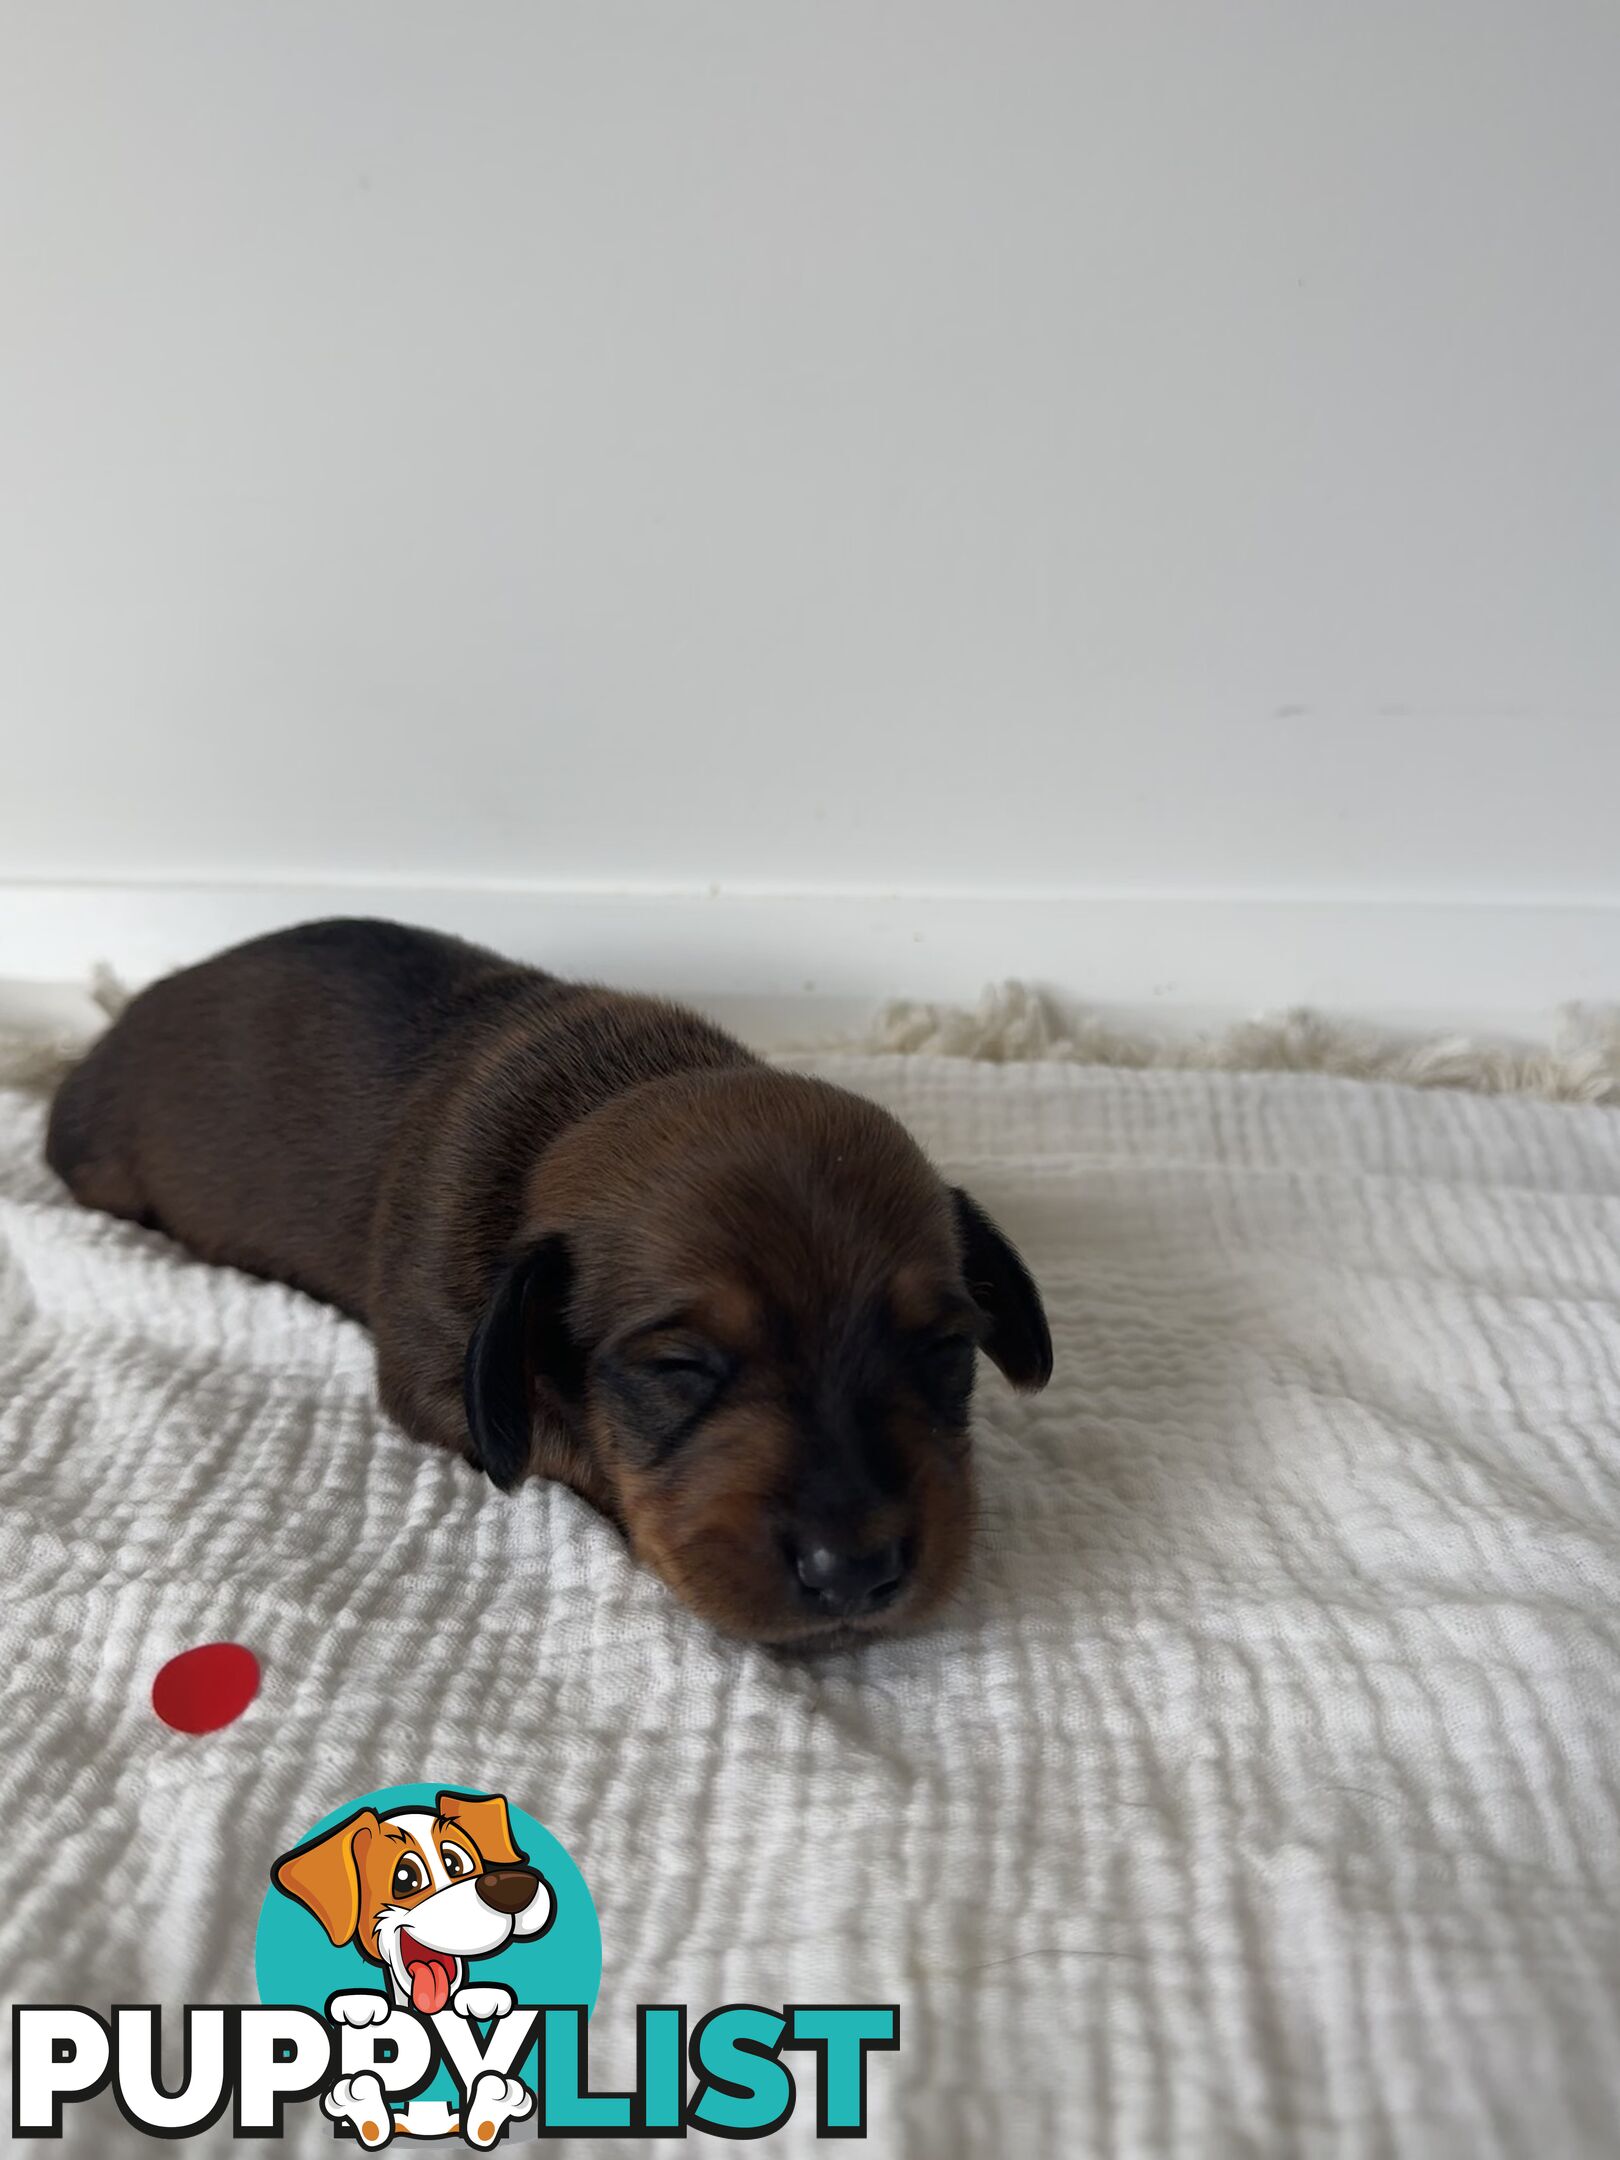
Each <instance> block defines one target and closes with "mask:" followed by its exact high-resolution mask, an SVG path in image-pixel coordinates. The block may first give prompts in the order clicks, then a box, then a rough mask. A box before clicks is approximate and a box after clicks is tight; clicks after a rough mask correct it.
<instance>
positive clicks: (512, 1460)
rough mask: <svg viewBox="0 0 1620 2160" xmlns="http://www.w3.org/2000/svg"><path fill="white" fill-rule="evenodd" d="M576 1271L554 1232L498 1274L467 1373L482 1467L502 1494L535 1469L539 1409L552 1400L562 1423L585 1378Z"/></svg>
mask: <svg viewBox="0 0 1620 2160" xmlns="http://www.w3.org/2000/svg"><path fill="white" fill-rule="evenodd" d="M573 1279H574V1266H573V1260H572V1258H571V1257H570V1254H569V1251H568V1241H567V1239H566V1238H563V1237H560V1236H557V1235H555V1234H553V1235H552V1236H550V1237H543V1238H541V1239H540V1241H539V1243H538V1244H535V1245H530V1246H528V1247H527V1248H526V1249H525V1250H524V1251H522V1252H520V1253H518V1254H517V1255H516V1257H515V1258H513V1259H511V1260H509V1261H508V1262H507V1264H506V1265H505V1267H503V1268H502V1269H501V1272H500V1273H499V1274H498V1275H497V1276H496V1278H495V1282H494V1284H493V1286H492V1288H491V1290H490V1296H489V1303H488V1304H487V1305H486V1306H485V1307H484V1315H483V1318H482V1319H481V1320H480V1321H479V1323H478V1325H477V1327H475V1328H474V1329H473V1333H472V1340H471V1341H470V1342H469V1343H468V1345H467V1359H466V1363H465V1365H464V1366H463V1368H462V1393H463V1396H464V1398H465V1401H466V1405H467V1430H468V1433H469V1434H470V1435H471V1438H472V1450H473V1454H474V1456H475V1458H476V1459H477V1461H478V1463H479V1464H480V1465H481V1467H482V1468H483V1469H485V1470H487V1471H488V1473H489V1475H490V1478H491V1479H492V1481H493V1482H494V1483H495V1484H497V1485H498V1486H499V1487H500V1489H501V1491H502V1492H510V1491H511V1490H512V1488H513V1486H514V1485H516V1484H517V1482H518V1480H519V1479H520V1478H521V1477H522V1476H523V1473H524V1472H525V1471H526V1470H527V1469H528V1467H529V1462H530V1458H531V1455H532V1452H533V1445H534V1412H535V1409H536V1407H537V1402H536V1397H537V1395H538V1398H539V1403H538V1407H540V1408H541V1409H542V1410H543V1409H544V1407H545V1403H546V1398H547V1397H548V1396H549V1397H550V1400H551V1403H552V1406H553V1407H554V1409H555V1410H556V1412H557V1414H558V1417H559V1420H560V1419H561V1414H562V1411H563V1408H564V1405H565V1404H566V1403H567V1402H568V1401H569V1400H570V1399H571V1398H572V1397H573V1396H575V1395H577V1393H578V1392H579V1387H580V1382H581V1379H582V1377H583V1373H584V1361H583V1359H582V1358H581V1357H580V1354H579V1351H578V1349H577V1347H576V1346H575V1343H574V1340H573V1337H572V1336H571V1335H570V1333H569V1331H568V1293H569V1291H570V1289H571V1288H572V1287H573Z"/></svg>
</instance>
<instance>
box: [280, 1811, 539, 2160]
mask: <svg viewBox="0 0 1620 2160" xmlns="http://www.w3.org/2000/svg"><path fill="white" fill-rule="evenodd" d="M270 1879H271V1881H272V1882H273V1883H274V1884H275V1886H276V1888H277V1889H278V1890H280V1891H282V1892H283V1893H284V1894H285V1895H286V1896H288V1897H290V1898H294V1899H296V1900H297V1902H298V1903H299V1904H300V1905H302V1906H304V1907H305V1908H306V1909H307V1910H308V1911H309V1912H311V1913H313V1914H314V1916H315V1918H316V1919H317V1920H318V1921H319V1922H320V1924H321V1926H322V1927H323V1928H324V1929H325V1930H326V1933H327V1936H328V1938H329V1939H330V1940H331V1941H332V1942H333V1943H337V1944H343V1943H351V1944H352V1945H353V1946H354V1948H355V1949H357V1950H358V1951H359V1952H360V1955H361V1956H362V1957H363V1958H365V1959H367V1960H368V1961H369V1962H370V1963H371V1964H373V1965H378V1966H380V1967H381V1968H382V1971H383V1973H384V1975H385V1976H386V1980H387V1992H386V1993H380V1992H372V1993H355V1994H350V1995H335V1996H334V1997H333V1998H332V2001H331V2003H330V2005H329V2006H328V2008H329V2014H330V2015H331V2016H332V2017H333V2018H334V2019H335V2020H336V2021H337V2022H338V2023H339V2024H340V2025H372V2024H381V2023H382V2022H383V2020H384V2019H385V2018H387V2017H388V2016H389V2014H390V2013H391V2011H393V2010H394V2009H396V2008H405V2007H408V2008H410V2009H411V2010H413V2011H415V2012H416V2014H417V2015H418V2016H419V2017H422V2018H433V2017H436V2016H437V2015H438V2014H439V2012H441V2011H442V2010H445V2009H447V2008H448V2009H449V2010H450V2011H451V2013H452V2014H453V2015H454V2016H456V2017H463V2018H476V2019H486V2018H493V2017H500V2016H504V2015H505V2014H506V2012H507V2011H509V2010H510V2009H511V2008H512V2006H513V2001H514V1997H513V1995H512V1992H511V1990H510V1989H509V1988H504V1987H498V1986H478V1985H475V1984H469V1981H468V1977H467V1967H468V1964H469V1962H470V1960H472V1959H474V1958H480V1957H492V1956H493V1955H494V1954H495V1952H496V1951H498V1950H504V1949H505V1948H506V1946H507V1945H508V1944H509V1943H511V1942H512V1941H514V1940H515V1939H522V1940H526V1941H531V1942H532V1941H535V1940H537V1939H538V1938H539V1937H540V1936H542V1935H543V1934H544V1933H545V1932H546V1930H547V1928H549V1927H550V1925H551V1923H552V1921H553V1920H554V1919H555V1918H556V1914H557V1900H556V1897H555V1895H554V1894H553V1891H552V1888H551V1885H550V1883H548V1882H547V1881H546V1879H545V1877H544V1876H543V1875H542V1874H541V1873H540V1871H539V1870H538V1869H537V1868H533V1867H530V1866H529V1864H528V1859H527V1856H526V1855H525V1854H524V1853H522V1852H520V1851H519V1850H518V1848H517V1846H516V1845H515V1844H514V1842H513V1839H512V1821H511V1816H510V1814H509V1813H508V1810H507V1805H506V1801H505V1799H504V1798H503V1797H502V1796H501V1795H500V1794H498V1793H497V1794H490V1795H487V1796H480V1795H477V1794H473V1793H457V1792H441V1793H440V1794H439V1796H438V1801H437V1805H436V1808H435V1809H434V1810H429V1809H426V1808H412V1807H405V1808H393V1809H390V1810H389V1812H388V1813H387V1814H386V1815H378V1814H377V1813H376V1812H375V1811H374V1810H373V1809H371V1808H361V1809H360V1810H359V1812H358V1813H357V1814H354V1815H351V1816H350V1817H349V1818H348V1820H347V1821H346V1822H341V1823H339V1824H338V1825H337V1827H336V1828H335V1829H332V1830H327V1831H324V1832H323V1833H322V1835H321V1836H319V1837H317V1838H312V1839H310V1841H309V1842H308V1843H307V1844H304V1845H300V1846H297V1847H296V1848H295V1849H294V1850H293V1851H292V1852H289V1853H283V1855H282V1856H281V1858H280V1859H279V1860H278V1861H277V1862H276V1863H275V1866H274V1867H273V1868H272V1869H271V1871H270ZM497 2088H499V2089H497ZM533 2104H534V2102H533V2095H532V2094H531V2093H530V2092H528V2091H527V2089H526V2088H525V2087H524V2086H523V2085H522V2084H521V2083H520V2082H519V2081H518V2080H517V2079H515V2078H500V2077H497V2076H495V2075H493V2074H489V2075H486V2076H482V2077H480V2079H479V2081H478V2088H477V2089H476V2090H475V2092H474V2093H473V2094H472V2095H471V2096H470V2097H469V2105H468V2109H467V2116H468V2122H469V2136H470V2137H471V2139H472V2142H474V2143H476V2144H480V2145H483V2144H490V2143H493V2142H494V2138H495V2136H496V2134H497V2133H498V2131H499V2130H500V2128H501V2127H502V2125H503V2124H504V2123H505V2122H508V2121H512V2120H515V2119H516V2118H518V2117H520V2116H522V2115H526V2114H527V2113H528V2112H529V2109H530V2108H531V2107H532V2106H533ZM325 2105H326V2107H327V2112H328V2113H329V2114H331V2115H332V2116H334V2118H336V2119H338V2120H340V2121H343V2120H346V2121H348V2122H349V2123H350V2125H351V2126H352V2128H353V2129H354V2131H355V2134H356V2135H357V2136H358V2137H359V2139H360V2142H361V2143H362V2144H363V2145H366V2146H369V2147H373V2148H375V2147H376V2146H378V2145H383V2144H386V2143H387V2142H388V2140H389V2138H390V2137H391V2136H392V2134H393V2132H394V2131H395V2130H403V2131H406V2132H408V2133H414V2134H416V2135H418V2136H420V2135H422V2134H424V2133H426V2134H429V2135H443V2134H445V2133H446V2132H448V2133H451V2134H453V2133H454V2132H455V2130H456V2129H457V2128H459V2124H458V2122H457V2121H456V2120H455V2119H454V2118H453V2117H451V2116H450V2115H449V2113H448V2111H446V2110H444V2109H442V2108H440V2107H438V2106H437V2105H436V2104H434V2103H428V2104H427V2105H425V2106H424V2105H422V2104H417V2105H416V2106H413V2107H412V2108H409V2109H407V2110H406V2111H405V2113H404V2114H403V2115H401V2116H399V2117H394V2118H391V2117H390V2115H389V2112H388V2105H387V2101H386V2099H385V2097H384V2094H383V2090H382V2085H381V2082H380V2081H379V2080H378V2079H377V2078H376V2077H374V2076H370V2075H367V2074H365V2073H362V2074H361V2075H359V2076H357V2077H353V2078H344V2079H341V2080H340V2081H339V2082H338V2084H337V2085H336V2086H335V2087H334V2088H333V2090H332V2093H331V2094H330V2095H329V2096H328V2100H327V2102H326V2103H325ZM474 2126H475V2127H474ZM479 2133H482V2134H479Z"/></svg>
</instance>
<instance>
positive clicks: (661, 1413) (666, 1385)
mask: <svg viewBox="0 0 1620 2160" xmlns="http://www.w3.org/2000/svg"><path fill="white" fill-rule="evenodd" d="M731 1372H732V1361H731V1360H730V1359H729V1358H728V1357H726V1356H725V1355H724V1353H723V1352H721V1351H719V1350H717V1349H716V1348H715V1347H714V1345H713V1344H712V1343H706V1342H702V1341H699V1340H697V1339H696V1338H692V1337H684V1336H679V1337H677V1336H667V1335H666V1336H657V1337H646V1336H644V1337H641V1338H640V1339H638V1340H636V1341H633V1342H631V1343H629V1344H628V1345H626V1346H625V1347H623V1348H622V1349H620V1350H618V1351H617V1352H615V1353H614V1354H613V1355H612V1356H611V1357H610V1358H608V1359H607V1360H606V1362H605V1364H604V1367H603V1373H602V1377H603V1379H604V1380H605V1381H606V1383H607V1385H608V1386H609V1387H610V1388H612V1390H613V1391H614V1393H615V1394H617V1395H618V1396H619V1397H620V1399H621V1400H622V1401H623V1402H624V1403H625V1404H626V1406H627V1407H628V1409H629V1410H630V1412H631V1414H632V1416H633V1418H634V1420H635V1423H636V1426H637V1427H638V1429H639V1430H640V1431H641V1433H642V1434H643V1435H644V1436H645V1437H646V1438H647V1439H648V1440H649V1441H651V1442H652V1443H653V1445H654V1447H655V1449H656V1451H657V1453H658V1454H660V1455H662V1454H666V1453H668V1452H669V1451H670V1450H671V1449H673V1448H675V1447H677V1446H678V1445H679V1444H680V1442H681V1441H682V1440H684V1439H685V1438H686V1436H687V1435H688V1433H690V1432H691V1430H692V1428H693V1427H694V1426H695V1425H696V1424H697V1423H698V1422H699V1420H700V1419H701V1418H702V1417H703V1416H704V1414H705V1413H706V1412H707V1411H708V1410H710V1409H712V1408H713V1406H714V1404H715V1402H716V1401H717V1400H718V1399H719V1397H720V1394H721V1392H722V1391H723V1389H724V1388H725V1385H726V1383H727V1381H728V1380H729V1379H730V1378H731Z"/></svg>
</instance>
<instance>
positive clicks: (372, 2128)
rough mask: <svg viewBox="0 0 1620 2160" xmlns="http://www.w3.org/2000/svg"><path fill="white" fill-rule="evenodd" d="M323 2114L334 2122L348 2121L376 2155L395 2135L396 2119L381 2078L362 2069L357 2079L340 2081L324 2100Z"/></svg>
mask: <svg viewBox="0 0 1620 2160" xmlns="http://www.w3.org/2000/svg"><path fill="white" fill-rule="evenodd" d="M321 2108H322V2110H323V2112H324V2113H325V2114H327V2115H330V2116H331V2118H332V2120H333V2121H334V2122H346V2123H347V2124H348V2125H349V2126H350V2128H351V2129H352V2130H353V2131H354V2134H355V2136H356V2137H357V2138H358V2139H359V2140H360V2142H361V2144H362V2145H363V2146H364V2147H365V2148H366V2150H367V2152H377V2151H378V2150H379V2149H380V2148H381V2147H382V2146H384V2145H386V2144H387V2143H388V2141H389V2139H390V2138H391V2137H392V2136H393V2134H394V2118H393V2116H392V2115H391V2114H390V2113H389V2112H388V2100H387V2097H386V2095H385V2094H384V2092H383V2089H382V2080H381V2078H378V2077H375V2076H373V2074H372V2073H371V2071H369V2070H362V2071H360V2072H359V2074H358V2075H357V2076H355V2077H346V2078H339V2079H338V2081H337V2083H336V2084H335V2085H334V2086H333V2087H332V2090H331V2091H330V2092H329V2093H324V2094H323V2095H322V2097H321Z"/></svg>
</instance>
